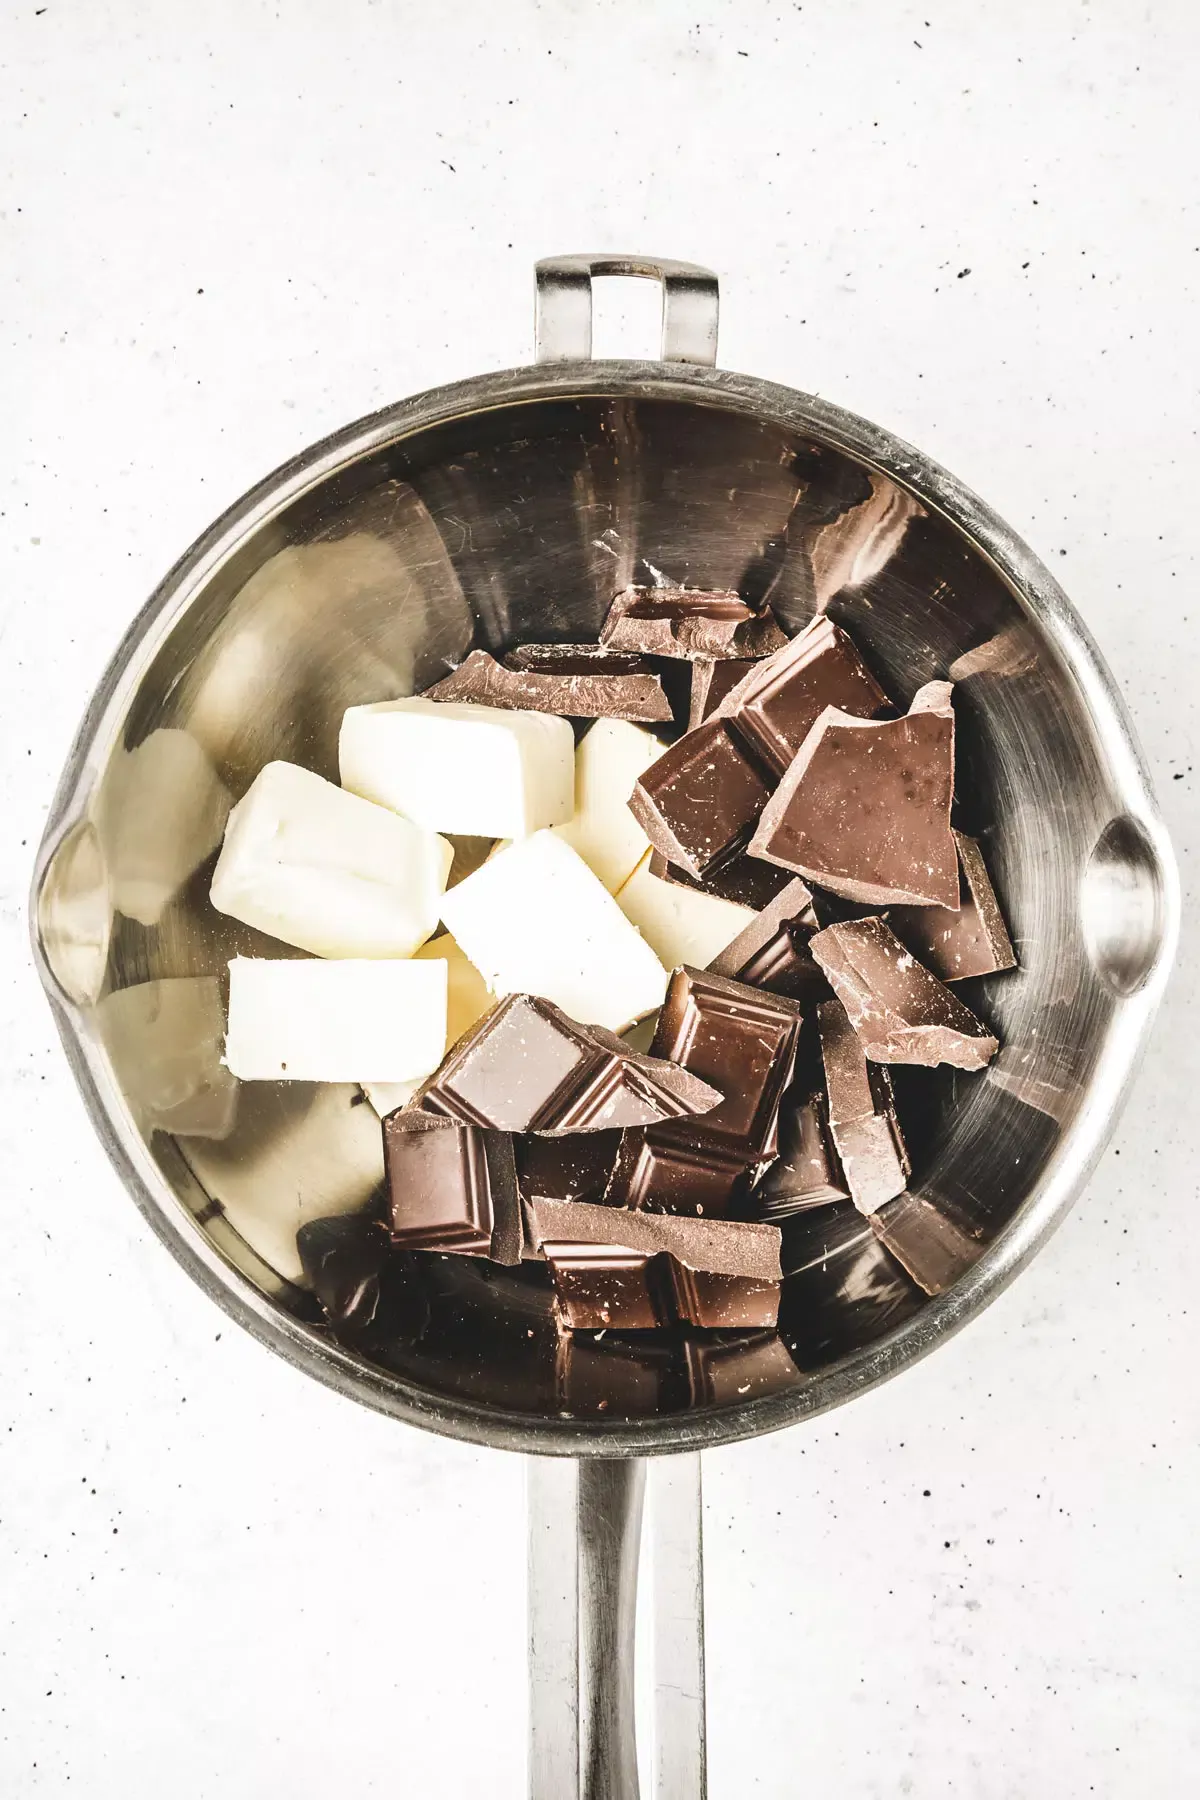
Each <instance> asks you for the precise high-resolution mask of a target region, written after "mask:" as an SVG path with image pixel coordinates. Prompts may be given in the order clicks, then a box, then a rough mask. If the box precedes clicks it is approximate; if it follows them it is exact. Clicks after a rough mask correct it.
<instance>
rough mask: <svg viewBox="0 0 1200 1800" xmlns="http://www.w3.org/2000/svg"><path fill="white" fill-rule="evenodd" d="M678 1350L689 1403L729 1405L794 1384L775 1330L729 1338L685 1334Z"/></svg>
mask: <svg viewBox="0 0 1200 1800" xmlns="http://www.w3.org/2000/svg"><path fill="white" fill-rule="evenodd" d="M680 1352H681V1356H682V1359H683V1366H684V1371H685V1374H686V1377H687V1384H688V1403H689V1405H691V1406H731V1405H733V1404H734V1403H735V1402H737V1401H739V1400H750V1399H757V1398H758V1396H759V1395H760V1394H774V1393H778V1392H779V1391H780V1390H781V1389H783V1388H789V1387H794V1386H795V1385H796V1383H797V1381H798V1380H799V1378H800V1376H799V1370H798V1369H797V1368H796V1364H795V1363H794V1362H793V1360H792V1358H791V1356H789V1354H788V1350H787V1346H786V1344H785V1343H784V1342H783V1339H782V1338H781V1337H779V1336H778V1335H777V1333H775V1332H771V1333H770V1334H769V1335H768V1334H767V1333H763V1334H761V1335H759V1336H755V1337H752V1338H745V1337H742V1338H735V1339H733V1340H732V1341H729V1342H723V1341H721V1340H720V1339H717V1340H714V1339H712V1338H696V1337H686V1338H685V1339H684V1340H683V1343H682V1345H681V1346H680Z"/></svg>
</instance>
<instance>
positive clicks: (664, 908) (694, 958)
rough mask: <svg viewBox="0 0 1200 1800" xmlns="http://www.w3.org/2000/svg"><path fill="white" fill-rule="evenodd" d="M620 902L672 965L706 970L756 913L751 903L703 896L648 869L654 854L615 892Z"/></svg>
mask: <svg viewBox="0 0 1200 1800" xmlns="http://www.w3.org/2000/svg"><path fill="white" fill-rule="evenodd" d="M617 905H618V906H619V907H620V908H621V911H622V912H623V913H624V914H625V917H626V918H627V919H629V920H630V921H631V922H632V923H633V924H634V925H636V926H637V928H638V930H639V931H640V932H641V934H642V936H643V937H644V938H645V940H646V942H647V943H648V944H649V946H650V948H651V949H652V950H653V951H654V953H655V955H656V956H658V957H660V958H661V959H662V961H663V963H664V964H665V965H666V967H667V968H668V969H676V968H678V967H679V965H680V964H681V963H688V964H689V965H690V966H691V967H692V968H696V969H706V968H707V967H708V965H709V963H710V962H711V961H712V959H713V957H714V956H719V955H720V954H721V951H722V950H724V948H725V946H726V945H727V944H732V942H733V940H734V938H735V937H737V935H738V933H739V932H741V931H744V930H745V929H746V926H747V925H748V924H749V923H750V921H751V919H753V918H754V917H755V916H756V914H755V912H754V909H753V907H750V906H739V905H738V904H737V902H736V901H733V900H722V899H721V898H720V896H719V895H717V894H702V893H701V892H700V891H699V889H698V888H689V887H681V886H680V885H679V884H678V883H677V882H674V881H664V880H663V879H662V878H661V876H658V875H652V874H651V873H650V854H649V852H647V854H646V857H645V859H644V861H643V862H641V863H640V864H639V865H638V867H637V868H636V869H635V870H634V872H633V874H632V875H631V876H630V877H629V880H628V881H627V882H626V883H625V885H624V887H623V888H621V890H620V892H619V893H618V894H617Z"/></svg>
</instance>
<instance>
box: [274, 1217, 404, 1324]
mask: <svg viewBox="0 0 1200 1800" xmlns="http://www.w3.org/2000/svg"><path fill="white" fill-rule="evenodd" d="M390 1248H391V1246H390V1244H389V1242H388V1234H387V1231H386V1230H385V1228H384V1227H383V1225H381V1224H380V1222H379V1220H378V1219H375V1218H371V1217H368V1216H366V1215H364V1214H362V1213H349V1214H343V1215H342V1216H340V1217H338V1218H332V1219H313V1220H312V1221H311V1222H310V1223H309V1224H307V1225H302V1226H301V1227H300V1230H299V1231H298V1232H297V1233H296V1249H297V1251H298V1252H299V1255H300V1262H301V1265H302V1266H303V1269H304V1273H305V1275H306V1276H307V1277H308V1281H309V1284H310V1286H311V1287H312V1290H313V1292H314V1294H315V1295H316V1296H317V1299H318V1300H319V1301H320V1303H321V1309H322V1311H323V1312H324V1314H325V1317H326V1318H327V1319H328V1320H329V1323H330V1324H331V1325H334V1326H337V1327H338V1328H339V1329H340V1330H343V1331H361V1330H365V1328H366V1327H367V1326H368V1325H370V1323H371V1322H372V1320H373V1319H374V1317H375V1314H376V1312H377V1311H378V1308H379V1278H380V1275H381V1273H382V1270H383V1267H384V1264H385V1263H386V1262H387V1259H388V1255H389V1252H390Z"/></svg>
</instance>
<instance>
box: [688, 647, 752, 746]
mask: <svg viewBox="0 0 1200 1800" xmlns="http://www.w3.org/2000/svg"><path fill="white" fill-rule="evenodd" d="M691 667H692V689H691V694H690V695H689V699H688V717H687V728H688V730H689V731H695V729H696V727H697V725H703V723H704V721H705V719H707V718H708V717H709V716H710V714H712V713H714V712H715V711H716V709H717V707H718V706H720V704H721V702H722V700H723V699H724V698H725V696H726V694H727V693H728V692H729V690H730V688H734V687H736V686H737V684H738V682H739V681H742V680H743V679H744V678H745V677H746V676H747V675H748V674H749V673H750V671H751V669H757V668H758V667H759V664H758V663H757V662H751V661H749V660H747V659H746V658H744V657H725V658H717V657H713V656H697V657H696V658H695V659H694V660H693V662H692V665H691Z"/></svg>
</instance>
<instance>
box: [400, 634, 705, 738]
mask: <svg viewBox="0 0 1200 1800" xmlns="http://www.w3.org/2000/svg"><path fill="white" fill-rule="evenodd" d="M421 697H422V699H424V700H457V701H461V702H465V703H467V704H470V705H476V706H498V707H501V708H504V709H506V710H509V711H515V712H544V713H557V714H559V715H560V716H562V717H564V718H571V719H641V720H650V721H653V720H656V719H658V720H661V719H670V718H671V717H672V714H671V708H670V705H669V704H668V701H667V697H666V695H665V694H664V693H663V689H662V682H661V681H660V680H659V679H658V676H657V675H611V674H590V675H562V674H554V675H548V674H542V673H540V672H535V671H533V670H529V669H509V668H506V667H505V666H504V664H503V663H498V662H497V661H496V660H495V658H494V657H492V656H489V655H488V653H487V651H486V650H472V651H471V654H470V655H469V656H468V657H467V660H466V661H465V662H463V663H460V664H459V666H458V668H457V669H454V670H452V671H451V673H450V674H449V675H447V676H446V677H445V679H444V680H442V681H438V682H435V683H434V685H433V686H432V687H429V688H426V689H425V691H424V693H423V694H422V696H421Z"/></svg>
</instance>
